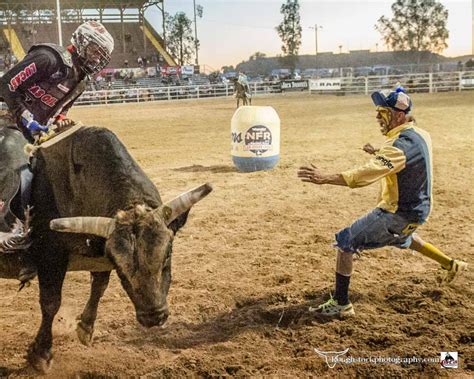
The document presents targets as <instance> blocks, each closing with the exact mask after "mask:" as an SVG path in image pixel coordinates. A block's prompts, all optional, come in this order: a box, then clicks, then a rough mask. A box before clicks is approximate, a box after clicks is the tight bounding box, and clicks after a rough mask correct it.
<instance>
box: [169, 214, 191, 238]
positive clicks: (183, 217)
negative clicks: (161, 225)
mask: <svg viewBox="0 0 474 379" xmlns="http://www.w3.org/2000/svg"><path fill="white" fill-rule="evenodd" d="M190 210H191V209H188V210H187V211H186V212H184V213H181V214H180V215H179V216H178V217H177V218H176V219H175V220H174V221H173V222H172V223H171V224H169V225H168V228H170V229H171V230H172V231H173V233H174V234H176V233H177V232H178V230H179V229H181V228H182V227H183V226H184V225H185V224H186V221H187V220H188V215H189V211H190Z"/></svg>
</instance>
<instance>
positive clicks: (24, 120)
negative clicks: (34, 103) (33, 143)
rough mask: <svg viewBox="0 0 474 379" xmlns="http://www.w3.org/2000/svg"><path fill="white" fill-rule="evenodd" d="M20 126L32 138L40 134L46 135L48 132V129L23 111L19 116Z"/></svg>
mask: <svg viewBox="0 0 474 379" xmlns="http://www.w3.org/2000/svg"><path fill="white" fill-rule="evenodd" d="M21 124H22V125H23V126H24V127H25V128H26V129H28V130H29V132H30V133H31V135H33V136H34V135H36V134H39V133H41V132H45V133H46V132H47V131H48V127H47V126H45V125H41V124H40V123H39V122H38V121H35V120H34V116H33V114H32V113H31V112H30V111H28V110H24V111H23V113H22V114H21Z"/></svg>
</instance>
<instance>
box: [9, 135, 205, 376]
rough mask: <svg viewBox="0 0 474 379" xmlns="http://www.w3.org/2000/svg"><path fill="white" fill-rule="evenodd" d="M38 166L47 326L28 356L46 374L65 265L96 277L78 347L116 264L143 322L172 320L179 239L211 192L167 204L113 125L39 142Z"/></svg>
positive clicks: (35, 197) (36, 201)
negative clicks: (173, 274)
mask: <svg viewBox="0 0 474 379" xmlns="http://www.w3.org/2000/svg"><path fill="white" fill-rule="evenodd" d="M33 171H34V175H35V176H34V182H33V191H32V200H31V203H32V205H33V220H32V239H33V244H32V245H31V247H30V253H31V255H32V257H33V260H34V262H35V264H36V266H37V268H38V280H39V288H40V305H41V312H42V322H41V326H40V329H39V331H38V334H37V336H36V338H35V340H34V342H33V343H32V344H31V346H30V349H29V352H28V361H29V363H30V364H31V365H32V366H33V367H34V368H35V369H37V370H39V371H41V372H46V371H47V370H48V369H49V368H50V366H51V363H52V352H51V348H52V323H53V319H54V316H55V315H56V313H57V312H58V310H59V307H60V304H61V290H62V284H63V280H64V277H65V274H66V271H68V269H69V270H87V271H91V276H92V281H91V293H90V297H89V300H88V302H87V304H86V306H85V309H84V311H83V312H82V314H81V316H80V321H79V323H78V327H77V332H78V336H79V339H80V340H81V342H82V343H84V344H86V345H88V344H90V343H91V341H92V335H93V331H94V323H95V319H96V316H97V307H98V304H99V300H100V298H101V297H102V295H103V294H104V291H105V289H106V287H107V285H108V282H109V277H110V272H111V270H113V269H115V270H116V272H117V274H118V276H119V278H120V281H121V284H122V286H123V288H124V289H125V291H126V292H127V294H128V296H129V297H130V299H131V301H132V302H133V304H134V306H135V310H136V317H137V320H138V321H139V322H140V323H141V324H142V325H144V326H146V327H151V326H156V325H161V324H163V323H164V322H165V321H166V319H167V317H168V305H167V300H166V299H167V294H168V290H169V286H170V281H171V253H172V242H173V237H174V235H175V234H176V232H177V231H178V230H179V229H180V228H181V227H182V226H183V225H184V224H185V223H186V220H187V216H188V213H189V209H190V208H191V206H192V205H193V204H194V203H196V202H197V201H199V200H200V199H201V198H202V197H204V196H205V195H207V194H208V193H209V192H210V191H211V190H212V188H211V187H210V185H208V184H205V185H203V186H200V187H198V188H196V189H194V190H192V191H189V192H187V193H185V194H183V195H181V196H179V197H177V198H176V199H174V200H172V201H170V202H168V203H166V204H163V203H162V201H161V198H160V195H159V193H158V190H157V189H156V187H155V186H154V185H153V183H152V182H151V181H150V179H149V178H148V177H147V176H146V174H145V173H144V172H143V171H142V169H141V168H140V167H139V166H138V164H137V163H136V162H135V161H134V160H133V158H132V157H131V156H130V155H129V153H128V152H127V150H126V148H125V146H124V145H123V144H122V143H121V142H120V141H119V140H118V139H117V137H116V136H115V135H114V134H113V133H112V132H110V131H109V130H107V129H103V128H96V127H89V128H80V129H79V130H78V131H76V132H75V133H74V134H72V135H70V136H68V137H67V138H64V139H62V140H60V141H59V142H57V143H55V144H52V145H51V146H49V147H47V148H46V147H45V148H40V149H39V150H38V151H37V153H36V159H35V163H34V165H33ZM52 220H53V221H52ZM53 229H54V230H53ZM91 257H94V258H91ZM14 261H15V258H14V257H13V254H11V255H10V256H8V255H1V256H0V270H3V271H6V272H4V273H3V276H4V277H8V275H10V276H11V275H12V274H16V271H17V268H16V266H15V263H14ZM1 276H2V273H1V272H0V277H1Z"/></svg>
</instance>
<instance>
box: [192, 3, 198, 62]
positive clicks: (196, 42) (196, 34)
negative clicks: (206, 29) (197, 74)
mask: <svg viewBox="0 0 474 379" xmlns="http://www.w3.org/2000/svg"><path fill="white" fill-rule="evenodd" d="M193 8H194V45H195V46H196V66H199V57H198V50H199V48H198V32H197V23H196V0H193Z"/></svg>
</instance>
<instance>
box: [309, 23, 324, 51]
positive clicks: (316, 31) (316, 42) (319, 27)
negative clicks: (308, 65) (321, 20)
mask: <svg viewBox="0 0 474 379" xmlns="http://www.w3.org/2000/svg"><path fill="white" fill-rule="evenodd" d="M309 28H310V29H314V47H315V52H316V54H315V55H318V29H322V28H323V27H322V26H321V25H318V24H314V26H310V27H309Z"/></svg>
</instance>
